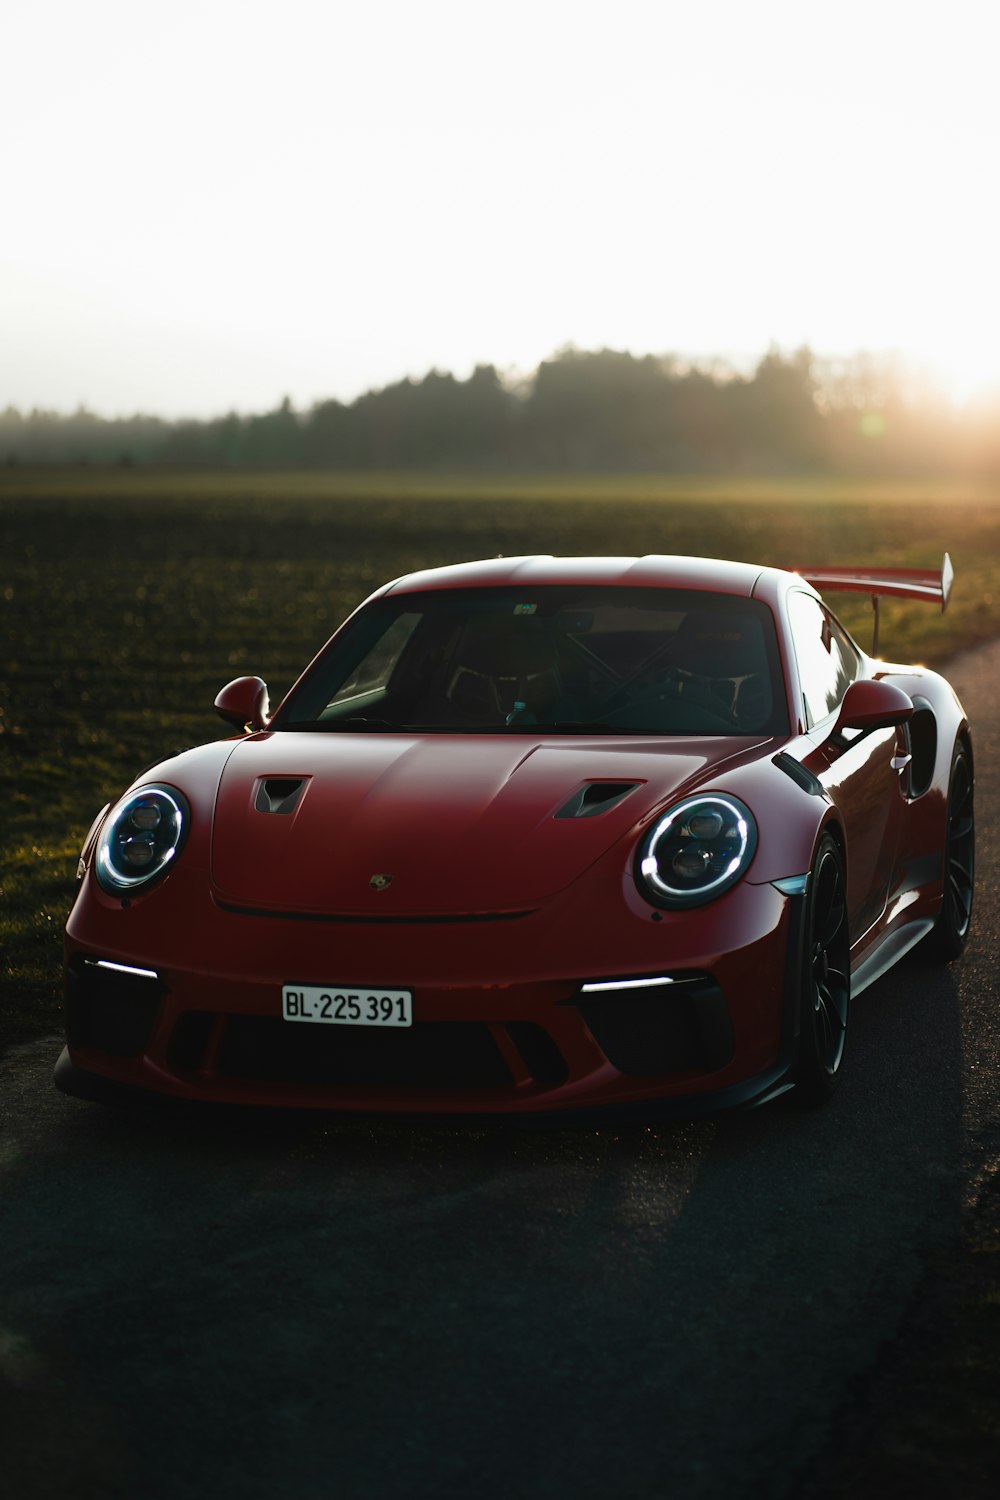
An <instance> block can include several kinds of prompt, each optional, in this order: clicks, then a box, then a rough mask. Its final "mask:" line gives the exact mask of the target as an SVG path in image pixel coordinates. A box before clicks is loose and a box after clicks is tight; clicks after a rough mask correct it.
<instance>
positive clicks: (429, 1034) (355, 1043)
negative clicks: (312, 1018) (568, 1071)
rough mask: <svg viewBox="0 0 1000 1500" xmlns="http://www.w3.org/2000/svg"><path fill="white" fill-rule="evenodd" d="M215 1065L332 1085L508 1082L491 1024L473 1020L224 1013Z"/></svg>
mask: <svg viewBox="0 0 1000 1500" xmlns="http://www.w3.org/2000/svg"><path fill="white" fill-rule="evenodd" d="M216 1070H217V1072H218V1073H219V1074H221V1075H222V1076H224V1077H227V1078H247V1079H254V1080H256V1081H259V1082H268V1083H290V1084H296V1083H300V1084H312V1085H317V1086H320V1087H322V1086H324V1085H328V1086H330V1087H336V1088H402V1089H407V1088H408V1089H414V1090H421V1089H428V1090H434V1089H440V1090H454V1091H456V1092H459V1091H464V1090H467V1089H469V1090H475V1089H483V1088H510V1087H511V1086H512V1084H513V1079H512V1077H511V1072H510V1069H509V1068H508V1066H507V1064H506V1062H505V1061H504V1058H503V1054H502V1053H501V1052H500V1049H499V1048H498V1047H497V1044H496V1042H495V1041H494V1040H493V1037H492V1035H491V1033H490V1029H489V1027H488V1026H487V1025H485V1023H482V1022H471V1021H425V1022H419V1021H418V1022H416V1023H415V1024H414V1025H413V1026H410V1027H407V1028H405V1029H400V1030H398V1031H397V1030H391V1031H390V1030H385V1031H383V1030H380V1029H377V1028H375V1027H368V1026H358V1027H352V1026H309V1025H304V1024H297V1023H293V1022H288V1021H283V1020H281V1019H279V1018H278V1017H273V1016H229V1017H227V1020H226V1029H225V1034H224V1036H223V1038H222V1043H221V1046H220V1048H219V1054H218V1059H217V1063H216Z"/></svg>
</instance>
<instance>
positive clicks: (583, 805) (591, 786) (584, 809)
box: [556, 781, 642, 818]
mask: <svg viewBox="0 0 1000 1500" xmlns="http://www.w3.org/2000/svg"><path fill="white" fill-rule="evenodd" d="M641 785H642V782H641V781H588V782H587V784H586V786H582V787H580V789H579V791H576V792H574V793H573V795H572V797H571V798H570V799H569V801H568V802H567V803H566V805H565V806H564V807H561V808H560V809H559V811H558V812H557V813H556V817H557V818H596V817H597V816H598V815H599V814H600V813H605V812H610V810H611V808H613V807H617V806H618V804H619V802H621V801H622V800H623V799H624V798H625V797H627V796H628V794H629V792H634V791H635V789H636V787H637V786H641Z"/></svg>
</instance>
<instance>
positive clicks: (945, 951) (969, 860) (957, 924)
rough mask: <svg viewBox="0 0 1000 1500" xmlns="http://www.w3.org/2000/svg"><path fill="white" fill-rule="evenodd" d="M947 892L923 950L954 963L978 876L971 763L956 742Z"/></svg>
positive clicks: (950, 791)
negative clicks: (976, 876)
mask: <svg viewBox="0 0 1000 1500" xmlns="http://www.w3.org/2000/svg"><path fill="white" fill-rule="evenodd" d="M942 860H943V864H944V870H943V880H944V893H943V898H942V902H941V913H940V915H939V917H938V919H937V922H936V923H935V924H934V927H933V929H932V930H931V932H930V933H928V935H927V937H926V938H925V939H924V943H923V945H922V947H921V949H920V952H921V956H922V957H924V958H929V959H934V960H937V962H939V963H951V961H952V959H955V958H958V956H959V954H960V953H961V952H962V949H963V948H964V947H965V943H966V939H967V938H968V936H969V923H970V921H971V919H972V893H973V887H974V885H975V875H976V826H975V817H974V812H973V781H972V763H971V761H970V760H969V752H968V751H967V750H966V748H965V746H964V745H956V746H955V753H954V755H953V756H952V761H951V778H950V780H949V783H948V825H947V828H946V830H945V839H944V849H943V851H942Z"/></svg>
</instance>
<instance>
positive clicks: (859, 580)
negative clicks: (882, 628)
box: [796, 552, 955, 656]
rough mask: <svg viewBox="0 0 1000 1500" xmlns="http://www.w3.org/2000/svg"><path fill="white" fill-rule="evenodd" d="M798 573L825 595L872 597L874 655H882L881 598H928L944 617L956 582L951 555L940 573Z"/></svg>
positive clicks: (905, 570)
mask: <svg viewBox="0 0 1000 1500" xmlns="http://www.w3.org/2000/svg"><path fill="white" fill-rule="evenodd" d="M796 571H797V572H798V573H799V574H800V575H801V577H803V578H804V579H805V580H806V582H807V583H811V584H812V586H813V588H815V589H819V590H820V591H821V592H822V591H823V590H824V589H833V590H837V589H846V590H850V591H851V592H852V593H857V594H870V595H871V601H872V610H873V611H874V614H875V637H874V640H873V642H872V655H873V656H877V655H878V602H879V600H880V599H882V598H886V597H894V598H897V599H924V600H926V602H927V603H928V604H938V603H940V605H941V612H942V614H943V613H944V611H945V610H946V609H947V608H948V600H949V599H950V597H951V585H952V580H953V579H954V577H955V570H954V568H953V567H952V565H951V558H950V557H949V556H948V554H947V552H946V553H945V555H944V558H943V560H942V562H941V571H940V572H935V571H934V570H933V569H928V568H798V569H796Z"/></svg>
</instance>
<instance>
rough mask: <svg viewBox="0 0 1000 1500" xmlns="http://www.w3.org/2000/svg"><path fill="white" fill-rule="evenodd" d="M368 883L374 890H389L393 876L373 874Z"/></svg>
mask: <svg viewBox="0 0 1000 1500" xmlns="http://www.w3.org/2000/svg"><path fill="white" fill-rule="evenodd" d="M368 884H369V885H370V886H371V888H372V890H373V891H384V890H387V889H388V887H389V886H390V885H392V876H391V875H373V876H372V878H371V880H369V882H368Z"/></svg>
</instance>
